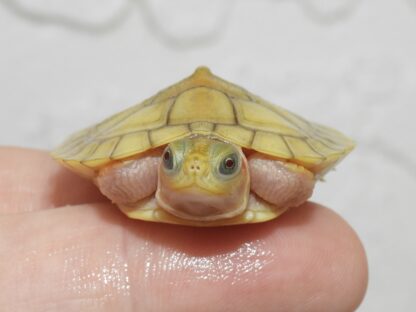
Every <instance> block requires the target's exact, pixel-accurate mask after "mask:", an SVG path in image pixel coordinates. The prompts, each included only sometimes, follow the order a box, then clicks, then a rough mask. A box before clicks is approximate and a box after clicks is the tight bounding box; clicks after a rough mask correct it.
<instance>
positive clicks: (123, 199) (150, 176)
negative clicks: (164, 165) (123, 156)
mask: <svg viewBox="0 0 416 312" xmlns="http://www.w3.org/2000/svg"><path fill="white" fill-rule="evenodd" d="M160 154H161V152H160V153H152V154H148V155H144V156H142V157H140V158H138V159H133V160H126V161H123V162H120V163H116V164H114V165H112V166H110V167H106V168H104V169H102V170H101V171H100V172H99V174H98V176H97V177H96V178H95V183H96V184H97V186H98V188H99V189H100V191H101V193H103V194H104V195H105V196H107V197H108V198H109V199H111V201H112V202H113V203H116V204H124V205H131V204H134V203H136V202H137V201H139V200H141V199H144V198H145V197H148V196H150V195H152V194H153V193H155V192H156V188H157V175H158V173H157V172H158V166H159V163H160Z"/></svg>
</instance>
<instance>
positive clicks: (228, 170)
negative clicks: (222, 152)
mask: <svg viewBox="0 0 416 312" xmlns="http://www.w3.org/2000/svg"><path fill="white" fill-rule="evenodd" d="M218 169H219V170H218V171H219V172H220V173H221V174H222V175H226V176H230V175H232V174H234V173H236V172H237V171H238V170H239V169H240V163H239V157H238V155H237V154H236V153H232V154H229V155H227V156H225V157H224V158H223V159H222V160H221V163H220V166H219V168H218Z"/></svg>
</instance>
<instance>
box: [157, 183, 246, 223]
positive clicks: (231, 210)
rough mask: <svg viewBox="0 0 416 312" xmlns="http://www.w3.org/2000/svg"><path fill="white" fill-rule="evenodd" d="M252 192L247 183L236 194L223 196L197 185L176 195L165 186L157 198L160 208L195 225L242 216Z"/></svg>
mask: <svg viewBox="0 0 416 312" xmlns="http://www.w3.org/2000/svg"><path fill="white" fill-rule="evenodd" d="M159 185H160V184H159ZM249 188H250V185H249V181H248V180H247V181H246V183H244V184H242V185H241V187H240V188H238V190H236V191H235V192H233V193H231V194H226V195H222V194H213V193H210V192H208V191H206V190H204V189H202V188H200V187H198V186H196V185H194V186H192V187H189V188H186V189H182V190H176V191H173V190H171V189H166V188H165V187H164V186H163V184H161V187H158V189H157V191H156V196H155V197H156V200H157V202H158V204H159V206H160V207H162V208H163V209H165V210H166V211H167V212H169V213H171V214H172V215H174V216H177V217H179V218H182V219H186V220H193V221H215V220H221V219H228V218H232V217H235V216H237V215H239V214H242V213H243V212H244V211H245V210H246V208H247V203H248V197H249Z"/></svg>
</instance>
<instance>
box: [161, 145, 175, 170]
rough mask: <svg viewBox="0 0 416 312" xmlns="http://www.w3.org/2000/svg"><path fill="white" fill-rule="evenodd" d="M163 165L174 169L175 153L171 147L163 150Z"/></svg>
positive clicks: (168, 168)
mask: <svg viewBox="0 0 416 312" xmlns="http://www.w3.org/2000/svg"><path fill="white" fill-rule="evenodd" d="M162 157H163V166H164V167H165V168H166V169H167V170H172V169H173V166H174V160H173V154H172V150H171V149H170V147H167V148H166V149H165V151H164V152H163V156H162Z"/></svg>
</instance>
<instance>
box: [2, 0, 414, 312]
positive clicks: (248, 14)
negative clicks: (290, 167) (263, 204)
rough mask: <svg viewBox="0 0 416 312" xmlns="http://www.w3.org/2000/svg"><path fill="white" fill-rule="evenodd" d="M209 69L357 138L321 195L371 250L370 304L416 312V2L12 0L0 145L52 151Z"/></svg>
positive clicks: (5, 0) (5, 12) (6, 16)
mask: <svg viewBox="0 0 416 312" xmlns="http://www.w3.org/2000/svg"><path fill="white" fill-rule="evenodd" d="M202 64H204V65H208V66H209V67H211V69H212V71H213V72H214V73H216V74H218V75H220V76H222V77H224V78H225V79H227V80H230V81H233V82H235V83H237V84H240V85H242V86H244V87H246V88H247V89H248V90H250V91H252V92H253V93H256V94H258V95H260V96H262V97H263V98H266V99H268V100H270V101H272V102H275V103H276V104H279V105H282V106H284V107H286V108H287V109H289V110H292V111H294V112H297V113H299V114H301V115H303V116H304V117H306V118H309V119H311V120H314V121H318V122H320V123H323V124H326V125H330V126H334V127H336V128H338V129H339V130H341V131H342V132H344V133H346V134H348V135H350V136H351V137H353V138H354V139H355V140H356V141H357V142H358V147H357V149H356V150H355V151H354V152H353V153H352V154H351V155H350V156H349V157H348V158H347V159H346V160H345V161H344V162H343V163H341V164H340V166H339V167H338V168H337V172H334V173H330V174H329V175H328V176H327V182H326V183H320V184H319V185H318V186H317V188H316V191H315V195H314V197H313V200H315V201H319V202H321V203H324V204H326V205H328V206H330V207H332V208H333V209H335V210H336V211H338V212H339V213H340V214H341V215H342V216H343V217H344V218H346V219H347V220H348V221H349V222H350V223H351V225H352V226H353V227H354V228H355V230H356V231H357V232H358V234H359V235H360V237H361V238H362V240H363V243H364V245H365V247H366V250H367V253H368V259H369V265H370V284H369V289H368V293H367V296H366V299H365V301H364V303H363V305H362V306H361V308H360V311H416V303H415V298H414V297H415V295H416V273H415V266H416V246H415V245H416V244H415V241H416V239H415V238H416V226H415V224H416V205H415V204H414V197H415V195H416V156H415V154H416V142H415V135H414V133H415V131H416V125H415V121H414V120H415V114H416V0H390V1H389V0H377V1H376V0H368V1H364V0H361V1H360V0H257V1H253V0H251V1H250V0H234V1H225V0H210V1H202V0H180V1H173V0H156V1H151V0H146V1H144V0H130V1H128V0H124V1H123V0H71V1H64V0H19V1H17V0H0V144H2V145H4V144H6V145H19V146H26V147H36V148H42V149H49V148H51V147H53V146H55V145H57V144H58V143H60V141H61V140H62V139H64V138H65V136H67V135H68V134H70V133H71V132H73V131H75V130H78V129H80V128H82V127H85V126H88V125H90V124H92V123H94V122H97V121H99V120H101V119H103V118H104V117H107V116H108V115H110V114H112V113H115V112H117V111H119V110H121V109H123V108H126V107H128V106H130V105H132V104H135V103H136V102H137V101H139V100H142V99H144V98H146V97H149V96H151V95H153V94H154V93H155V92H156V91H158V90H159V89H161V88H162V87H165V86H167V85H169V84H171V83H174V82H176V81H177V80H179V79H181V78H183V77H185V76H187V75H189V74H190V73H191V72H192V71H193V70H194V69H195V67H196V66H198V65H202ZM412 200H413V201H412Z"/></svg>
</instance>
